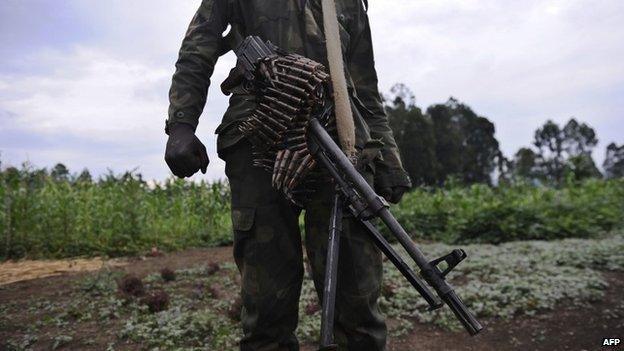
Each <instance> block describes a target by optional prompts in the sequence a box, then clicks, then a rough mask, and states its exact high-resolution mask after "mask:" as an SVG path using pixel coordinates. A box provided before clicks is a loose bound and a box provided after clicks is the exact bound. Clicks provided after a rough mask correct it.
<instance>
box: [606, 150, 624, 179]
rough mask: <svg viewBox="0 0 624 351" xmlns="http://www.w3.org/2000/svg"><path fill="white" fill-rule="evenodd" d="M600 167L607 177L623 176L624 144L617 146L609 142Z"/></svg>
mask: <svg viewBox="0 0 624 351" xmlns="http://www.w3.org/2000/svg"><path fill="white" fill-rule="evenodd" d="M602 167H603V168H604V170H605V176H606V177H607V178H622V177H624V144H622V145H620V146H617V145H616V144H615V143H611V144H609V145H608V146H607V154H606V157H605V160H604V163H603V164H602Z"/></svg>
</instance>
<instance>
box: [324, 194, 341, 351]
mask: <svg viewBox="0 0 624 351" xmlns="http://www.w3.org/2000/svg"><path fill="white" fill-rule="evenodd" d="M341 233H342V198H341V197H340V194H339V193H338V192H336V195H334V202H333V206H332V210H331V218H330V220H329V238H328V240H327V259H326V261H325V285H324V286H323V307H322V310H321V345H320V347H319V351H329V350H337V349H338V345H336V344H334V311H335V307H336V283H337V280H338V254H339V251H340V235H341Z"/></svg>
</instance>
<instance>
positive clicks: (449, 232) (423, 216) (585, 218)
mask: <svg viewBox="0 0 624 351" xmlns="http://www.w3.org/2000/svg"><path fill="white" fill-rule="evenodd" d="M392 212H393V213H394V215H395V216H396V217H397V219H398V220H399V222H401V223H402V224H403V226H404V227H405V229H406V230H407V231H408V232H410V233H412V235H413V236H415V237H417V238H424V239H432V240H441V241H444V242H449V243H452V242H462V243H482V242H483V243H501V242H506V241H513V240H531V239H545V240H552V239H560V238H568V237H581V238H583V237H593V236H596V235H599V234H601V233H604V232H609V231H612V230H614V229H618V228H622V227H624V180H623V179H616V180H609V181H605V180H587V181H585V182H582V183H569V184H567V185H566V186H564V187H562V188H552V187H544V186H535V185H530V184H515V185H501V186H499V187H489V186H486V185H481V184H476V185H472V186H469V187H457V186H453V187H450V188H443V189H435V190H431V189H417V190H415V191H413V192H411V193H409V194H407V195H406V196H405V197H404V199H403V201H402V202H401V203H400V204H399V205H397V206H393V208H392Z"/></svg>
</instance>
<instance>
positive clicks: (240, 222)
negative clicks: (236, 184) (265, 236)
mask: <svg viewBox="0 0 624 351" xmlns="http://www.w3.org/2000/svg"><path fill="white" fill-rule="evenodd" d="M255 216H256V209H255V208H253V207H233V208H232V228H233V229H234V230H235V231H239V232H248V231H250V230H251V227H253V224H254V218H255Z"/></svg>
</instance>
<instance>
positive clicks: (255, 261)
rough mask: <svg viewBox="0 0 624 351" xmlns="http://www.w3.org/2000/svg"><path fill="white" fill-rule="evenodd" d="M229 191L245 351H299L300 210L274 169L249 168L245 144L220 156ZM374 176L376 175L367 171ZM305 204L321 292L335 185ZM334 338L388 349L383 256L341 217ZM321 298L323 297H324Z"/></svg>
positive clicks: (354, 346) (347, 345) (345, 344)
mask: <svg viewBox="0 0 624 351" xmlns="http://www.w3.org/2000/svg"><path fill="white" fill-rule="evenodd" d="M220 156H221V158H223V159H224V160H225V162H226V167H225V173H226V175H227V177H228V179H229V182H230V187H231V192H232V224H233V227H234V259H235V261H236V264H237V266H238V269H239V271H240V273H241V278H242V279H241V281H242V289H241V297H242V302H243V309H242V315H241V320H242V326H243V332H244V337H243V338H242V340H241V341H240V349H241V351H252V350H253V351H260V350H262V351H269V350H271V351H272V350H288V351H291V350H299V343H298V341H297V338H296V336H295V334H294V332H295V329H296V327H297V320H298V304H299V295H300V292H301V283H302V280H303V273H304V269H303V252H302V243H301V233H300V231H299V223H298V218H299V214H300V211H301V210H300V209H299V208H297V207H296V206H293V205H291V204H290V203H289V201H288V200H286V199H285V198H284V197H283V196H282V195H281V194H280V193H279V192H277V191H275V190H274V189H273V188H272V187H271V174H270V173H269V172H267V171H265V170H263V169H260V168H257V167H254V166H252V158H251V145H250V144H249V143H248V142H247V141H244V140H243V141H241V142H239V143H237V144H236V145H234V146H232V147H229V148H227V149H225V150H223V152H222V153H221V154H220ZM368 177H369V179H372V175H370V174H368ZM320 189H321V190H319V191H318V192H316V193H315V194H314V195H313V196H312V199H311V202H310V203H309V204H308V205H307V206H306V208H305V230H306V235H305V249H306V253H307V255H308V259H309V261H310V266H311V268H312V276H313V278H314V284H315V288H316V291H317V293H318V294H319V296H322V291H323V282H324V275H325V256H326V248H327V237H328V229H329V217H330V211H331V202H332V197H333V186H332V185H331V184H327V185H326V186H321V187H320ZM343 229H344V231H343V235H342V238H341V242H340V258H339V269H338V283H337V284H338V286H337V290H338V294H337V296H336V319H335V330H334V335H335V339H336V342H337V343H338V344H339V345H340V347H341V350H350V351H356V350H357V351H368V350H371V351H378V350H384V349H385V343H386V324H385V321H384V318H383V316H382V315H381V313H380V311H379V305H378V303H377V299H378V297H379V293H380V288H381V278H382V260H381V253H380V251H379V249H377V247H376V246H375V245H374V244H373V242H372V241H370V240H369V238H368V236H367V233H366V232H365V228H364V227H363V226H361V225H360V224H359V223H357V222H355V221H354V220H353V219H352V218H345V219H344V220H343ZM319 300H321V299H320V298H319Z"/></svg>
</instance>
